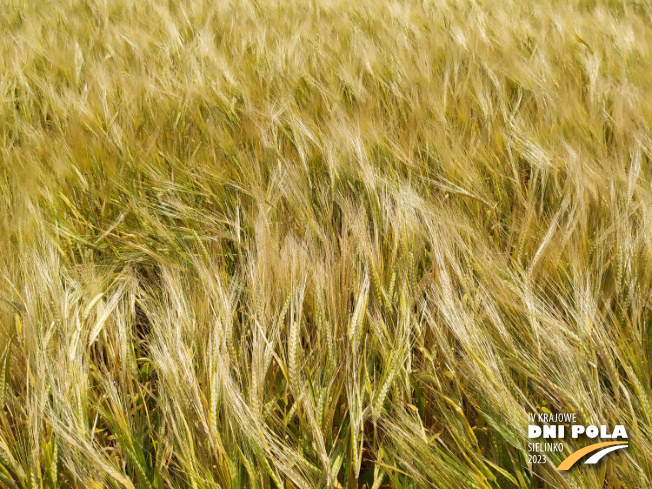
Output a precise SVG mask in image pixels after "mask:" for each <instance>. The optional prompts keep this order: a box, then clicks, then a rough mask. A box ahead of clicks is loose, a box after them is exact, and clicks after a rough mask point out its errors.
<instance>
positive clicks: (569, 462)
mask: <svg viewBox="0 0 652 489" xmlns="http://www.w3.org/2000/svg"><path fill="white" fill-rule="evenodd" d="M613 445H627V442H626V441H625V442H623V441H606V442H604V443H596V444H594V445H589V446H588V447H584V448H582V449H581V450H578V451H576V452H573V453H571V454H570V455H569V456H568V457H567V458H566V460H564V461H563V462H562V463H560V464H559V467H557V470H568V469H570V468H571V467H572V466H573V465H575V462H577V461H578V460H579V459H581V458H582V457H583V456H584V455H586V454H588V453H591V452H595V451H596V450H600V449H601V448H605V447H611V446H613Z"/></svg>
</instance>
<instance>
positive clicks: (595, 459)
mask: <svg viewBox="0 0 652 489" xmlns="http://www.w3.org/2000/svg"><path fill="white" fill-rule="evenodd" d="M626 447H627V445H616V446H613V447H607V448H603V449H602V450H600V451H599V452H597V453H595V454H594V455H592V456H591V458H589V459H588V460H587V461H586V462H584V463H585V464H597V463H598V462H599V461H600V459H601V458H602V457H604V456H605V455H607V454H608V453H610V452H613V451H614V450H620V449H621V448H626Z"/></svg>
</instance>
